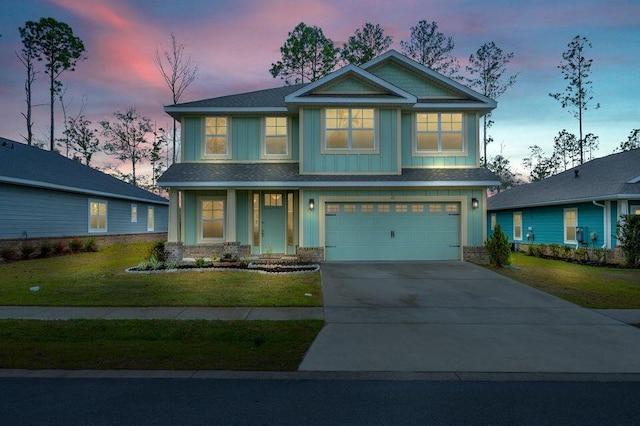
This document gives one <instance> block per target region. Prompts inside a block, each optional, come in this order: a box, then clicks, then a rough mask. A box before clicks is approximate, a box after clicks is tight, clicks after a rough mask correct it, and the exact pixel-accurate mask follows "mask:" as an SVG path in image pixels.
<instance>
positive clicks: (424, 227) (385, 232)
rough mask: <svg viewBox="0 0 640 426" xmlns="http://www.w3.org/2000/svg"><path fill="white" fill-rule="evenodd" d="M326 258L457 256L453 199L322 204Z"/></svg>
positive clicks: (457, 220) (457, 223)
mask: <svg viewBox="0 0 640 426" xmlns="http://www.w3.org/2000/svg"><path fill="white" fill-rule="evenodd" d="M326 209H327V216H326V218H325V255H326V258H327V259H328V260H428V259H433V260H452V259H460V248H459V246H460V215H459V213H458V212H459V204H455V203H447V204H445V203H330V204H329V203H328V204H327V205H326Z"/></svg>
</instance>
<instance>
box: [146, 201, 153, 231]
mask: <svg viewBox="0 0 640 426" xmlns="http://www.w3.org/2000/svg"><path fill="white" fill-rule="evenodd" d="M154 225H155V217H154V210H153V207H151V206H149V207H147V231H153V228H154Z"/></svg>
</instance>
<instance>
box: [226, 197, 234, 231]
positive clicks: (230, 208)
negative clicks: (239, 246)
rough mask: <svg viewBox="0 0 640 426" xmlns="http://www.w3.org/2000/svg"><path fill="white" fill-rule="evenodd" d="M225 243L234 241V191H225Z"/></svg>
mask: <svg viewBox="0 0 640 426" xmlns="http://www.w3.org/2000/svg"><path fill="white" fill-rule="evenodd" d="M226 236H227V237H226V241H227V242H235V241H236V190H235V189H227V232H226Z"/></svg>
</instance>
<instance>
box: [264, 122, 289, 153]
mask: <svg viewBox="0 0 640 426" xmlns="http://www.w3.org/2000/svg"><path fill="white" fill-rule="evenodd" d="M264 135H265V138H264V139H265V141H264V155H265V156H267V157H270V156H277V157H286V156H288V154H289V143H288V138H287V117H267V118H266V119H265V126H264Z"/></svg>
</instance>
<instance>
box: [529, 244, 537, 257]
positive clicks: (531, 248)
mask: <svg viewBox="0 0 640 426" xmlns="http://www.w3.org/2000/svg"><path fill="white" fill-rule="evenodd" d="M536 250H537V248H536V245H535V244H529V246H527V256H535V255H536Z"/></svg>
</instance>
